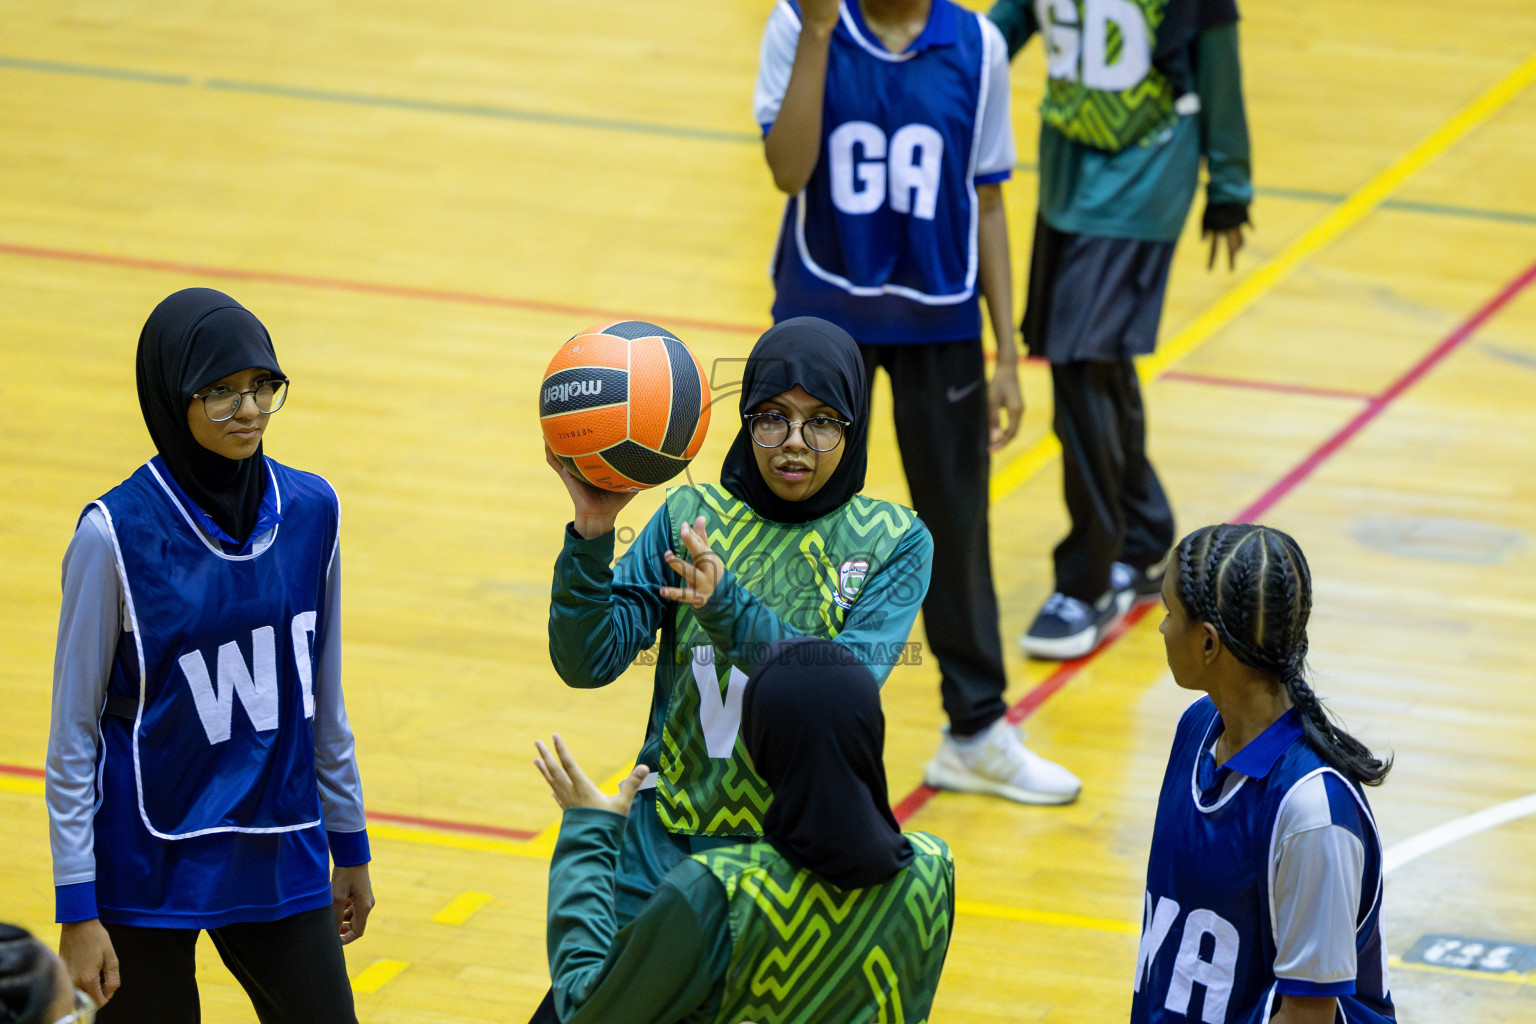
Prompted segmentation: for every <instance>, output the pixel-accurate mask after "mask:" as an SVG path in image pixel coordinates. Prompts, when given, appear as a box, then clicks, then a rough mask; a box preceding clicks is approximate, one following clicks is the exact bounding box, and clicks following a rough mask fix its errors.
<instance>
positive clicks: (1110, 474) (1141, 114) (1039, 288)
mask: <svg viewBox="0 0 1536 1024" xmlns="http://www.w3.org/2000/svg"><path fill="white" fill-rule="evenodd" d="M989 17H991V19H992V20H993V21H994V22H995V23H996V24H997V26H998V28H999V29H1001V30H1002V33H1003V38H1004V39H1005V40H1007V43H1008V53H1009V55H1010V56H1012V55H1013V54H1016V53H1017V52H1018V51H1019V49H1020V48H1021V47H1022V46H1023V45H1024V44H1025V43H1026V42H1027V41H1028V40H1029V38H1030V37H1031V36H1033V35H1034V34H1035V33H1036V32H1039V33H1040V34H1041V36H1042V37H1043V38H1044V43H1045V51H1046V64H1047V72H1046V73H1047V81H1046V87H1045V96H1044V99H1043V101H1042V103H1041V105H1040V161H1039V167H1040V173H1039V183H1040V199H1039V204H1038V207H1037V211H1038V212H1037V218H1036V222H1035V240H1034V248H1033V252H1032V254H1031V257H1030V269H1029V279H1028V287H1027V297H1028V301H1027V303H1026V305H1025V311H1024V320H1023V324H1022V328H1023V332H1024V341H1025V343H1026V344H1027V345H1028V346H1029V353H1030V355H1032V356H1043V357H1045V359H1047V360H1048V361H1049V362H1050V365H1051V388H1052V394H1053V396H1054V403H1053V404H1054V409H1055V412H1054V427H1055V430H1056V436H1057V438H1058V439H1059V440H1060V441H1061V452H1062V459H1061V469H1062V493H1063V496H1064V498H1065V499H1066V505H1067V513H1068V516H1069V518H1070V520H1071V527H1070V529H1069V530H1068V532H1067V536H1066V537H1064V538H1063V539H1062V541H1061V543H1060V544H1058V545H1057V546H1056V550H1055V552H1054V554H1053V559H1052V560H1053V562H1054V568H1055V578H1056V585H1055V590H1054V592H1053V593H1052V594H1051V596H1050V597H1049V598H1047V599H1046V601H1045V602H1044V604H1043V605H1042V606H1041V608H1040V611H1039V613H1038V614H1037V615H1036V616H1035V619H1034V621H1033V622H1032V623H1031V624H1030V626H1029V629H1028V630H1027V631H1026V632H1025V633H1024V635H1023V636H1022V637H1021V638H1020V644H1021V646H1022V647H1023V648H1024V650H1025V652H1026V653H1027V654H1029V655H1030V656H1032V657H1036V658H1047V659H1063V658H1079V657H1082V656H1084V655H1086V654H1088V653H1089V652H1090V651H1092V650H1093V649H1094V648H1095V647H1096V646H1098V645H1099V643H1101V642H1102V641H1103V640H1104V638H1105V637H1106V636H1108V635H1109V633H1110V632H1111V630H1112V629H1113V628H1114V625H1115V623H1116V622H1117V621H1118V620H1119V619H1120V618H1121V617H1122V616H1124V615H1125V614H1126V613H1127V612H1128V611H1129V610H1130V608H1131V606H1132V605H1133V604H1134V603H1135V602H1137V601H1146V600H1153V601H1155V600H1156V599H1157V594H1158V588H1159V587H1160V586H1161V583H1162V574H1163V566H1164V563H1165V560H1166V558H1167V555H1168V552H1169V550H1170V549H1171V548H1172V546H1173V540H1174V537H1175V536H1177V534H1175V532H1174V522H1173V511H1172V508H1171V505H1170V503H1169V501H1168V497H1167V494H1166V493H1165V491H1164V489H1163V484H1162V480H1161V478H1160V477H1159V476H1158V473H1157V469H1156V467H1155V466H1153V464H1152V462H1151V460H1150V458H1149V457H1148V455H1147V446H1146V431H1147V412H1146V408H1145V405H1144V403H1143V401H1142V395H1141V385H1140V383H1139V381H1138V378H1137V371H1136V365H1135V360H1136V359H1137V358H1138V357H1140V356H1145V355H1148V354H1150V353H1151V352H1152V351H1153V349H1154V348H1155V346H1156V343H1157V335H1158V326H1159V323H1160V322H1161V318H1162V312H1163V298H1164V295H1165V292H1166V290H1167V285H1168V277H1169V272H1170V268H1171V267H1172V264H1173V253H1174V247H1175V243H1177V242H1178V239H1179V236H1180V234H1181V233H1182V232H1183V230H1184V222H1185V220H1186V219H1187V217H1188V214H1189V211H1190V207H1191V205H1192V204H1193V202H1194V198H1195V192H1196V190H1197V187H1198V186H1199V184H1200V180H1201V166H1202V164H1203V165H1204V167H1205V179H1206V181H1205V183H1206V189H1205V192H1206V203H1205V210H1204V212H1203V213H1202V214H1201V220H1200V227H1201V231H1202V233H1203V234H1204V235H1205V237H1207V238H1208V239H1209V240H1210V255H1209V259H1208V260H1207V265H1208V266H1213V265H1214V264H1215V261H1216V256H1217V253H1218V249H1219V248H1220V247H1222V246H1225V247H1226V250H1227V266H1228V268H1229V269H1231V268H1232V267H1233V266H1234V264H1235V259H1236V255H1237V252H1238V250H1240V249H1241V248H1242V247H1243V244H1244V237H1243V228H1244V225H1246V224H1247V223H1248V222H1249V217H1248V205H1249V203H1250V202H1252V200H1253V181H1252V174H1251V167H1250V159H1249V141H1248V123H1247V116H1246V114H1245V112H1244V107H1243V91H1242V72H1241V66H1240V63H1239V57H1238V31H1237V22H1238V11H1237V3H1236V0H994V2H993V4H992V9H991V11H990V12H989Z"/></svg>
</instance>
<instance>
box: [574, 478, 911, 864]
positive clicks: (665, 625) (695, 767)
mask: <svg viewBox="0 0 1536 1024" xmlns="http://www.w3.org/2000/svg"><path fill="white" fill-rule="evenodd" d="M700 495H704V496H705V498H707V501H705V500H704V499H701V498H700V497H699V496H700ZM731 501H734V499H731V498H730V497H729V496H728V495H725V494H724V492H723V490H722V489H720V488H717V487H714V486H713V485H706V486H705V487H694V488H678V489H676V490H674V491H673V492H672V493H670V494H669V495H668V499H667V504H666V505H663V506H662V507H661V508H660V509H658V510H657V512H656V514H655V515H654V516H653V517H652V518H651V520H650V522H648V523H647V524H646V526H645V527H644V529H642V530H641V531H640V534H639V535H638V536H637V537H636V539H635V541H634V543H633V545H631V547H630V549H629V550H628V551H627V552H625V553H624V555H623V557H621V558H620V559H619V560H618V562H617V564H610V563H611V561H612V558H613V542H614V537H613V534H612V533H608V534H606V535H604V536H601V537H594V538H592V539H590V540H584V539H582V538H581V537H580V536H579V535H578V534H576V533H575V532H574V530H572V529H570V528H569V527H568V528H567V530H566V535H565V545H564V548H563V550H562V551H561V553H560V555H559V558H558V559H557V560H556V564H555V571H554V582H553V588H552V595H551V599H550V610H549V653H550V658H551V660H552V661H553V663H554V666H555V670H556V671H557V672H558V673H559V674H560V677H561V678H562V679H563V680H565V682H566V683H567V684H568V685H570V686H574V687H598V686H604V685H606V684H608V683H610V682H612V681H613V680H614V679H616V678H617V677H618V676H619V675H620V674H622V673H623V672H624V670H625V669H627V668H628V667H629V666H630V665H631V664H632V663H633V662H634V661H635V659H636V657H637V656H638V655H641V653H642V652H647V651H650V650H651V649H652V648H653V647H657V648H658V649H657V651H656V653H655V654H654V655H653V656H650V657H646V658H645V660H646V661H653V662H654V664H655V666H656V669H655V679H654V689H653V693H652V702H651V712H650V722H649V725H648V727H647V730H646V737H645V741H644V744H643V746H642V748H641V752H640V756H639V759H638V763H642V764H645V765H648V766H649V767H650V768H651V769H652V770H653V772H657V773H658V774H659V775H661V776H663V778H661V779H660V792H661V794H662V796H663V800H662V804H661V808H660V809H661V811H662V813H663V820H664V822H666V824H667V827H668V829H669V830H670V831H673V832H680V833H686V834H692V835H734V836H753V835H757V834H760V832H761V828H760V825H759V824H758V821H759V819H760V813H761V810H762V807H759V806H756V805H755V804H754V801H759V802H760V801H761V800H763V799H764V796H763V795H760V794H758V793H757V788H758V787H761V786H762V785H763V784H762V783H761V782H760V781H758V782H754V780H755V775H752V776H750V777H748V775H747V773H748V772H749V771H750V769H749V768H747V767H746V766H745V765H744V763H740V762H741V757H740V751H739V749H738V750H736V753H735V754H734V755H732V756H722V754H723V753H725V752H724V751H719V750H716V751H711V753H710V754H709V755H708V756H705V755H704V753H703V750H702V745H703V742H704V740H703V737H702V735H699V734H702V733H703V732H705V731H708V727H707V726H701V725H700V721H701V720H702V719H704V718H712V720H713V721H714V722H715V723H716V724H718V722H720V721H723V720H725V719H726V718H728V717H729V716H728V715H722V714H721V712H723V711H727V710H728V709H729V708H730V706H731V705H730V703H729V688H728V686H727V678H726V677H727V676H730V677H731V678H736V674H738V673H739V674H740V675H741V676H742V677H743V678H741V679H738V680H737V682H738V683H739V682H744V676H745V675H748V674H750V673H751V672H752V671H753V670H754V669H755V668H756V667H757V666H758V664H759V661H760V659H761V657H762V654H763V652H764V650H765V649H766V648H767V646H768V645H769V644H772V643H773V642H775V641H778V640H783V639H786V638H789V637H795V636H804V635H809V634H812V633H814V634H816V635H821V636H829V637H832V638H833V639H835V641H836V642H837V643H840V644H843V645H845V646H847V647H848V648H849V649H851V650H853V651H854V652H855V653H856V654H858V656H859V657H860V660H862V661H863V662H864V663H865V664H866V665H867V666H868V667H869V669H870V671H871V672H873V673H874V675H875V679H876V681H877V682H880V683H882V684H883V683H884V681H885V679H886V678H887V676H889V674H890V671H891V669H892V667H893V666H894V665H895V664H896V663H898V662H899V661H901V660H902V659H903V658H906V657H909V656H910V648H908V647H907V646H906V642H907V638H908V636H909V635H910V633H911V630H912V625H913V623H914V621H915V620H916V618H917V613H918V610H919V609H920V608H921V607H922V602H923V598H924V596H925V595H926V594H927V590H928V577H929V573H930V570H931V562H932V557H933V540H932V537H931V536H930V535H929V533H928V530H927V528H926V527H924V526H923V525H922V523H921V521H919V520H917V518H916V517H915V515H913V513H911V512H910V510H906V509H902V508H900V507H899V506H895V505H892V504H891V503H889V502H883V501H878V500H875V499H869V498H863V497H861V496H855V497H854V498H852V499H850V501H849V502H847V503H845V505H843V506H841V507H840V508H839V509H838V510H837V511H835V512H833V513H830V514H829V515H827V516H825V517H823V518H822V519H819V520H813V521H812V522H810V523H805V524H800V525H797V526H793V527H788V526H784V525H783V524H769V523H765V522H764V521H762V520H758V519H756V518H755V516H754V515H753V514H752V513H751V512H750V510H746V509H745V506H739V507H734V508H727V509H726V511H727V512H728V513H729V515H730V516H734V517H735V518H734V519H730V518H728V517H727V519H721V520H719V521H722V522H728V525H729V526H730V529H729V531H728V532H729V536H730V538H731V539H730V541H728V542H721V541H720V540H718V539H716V541H715V547H716V550H717V552H718V553H719V554H720V555H721V556H722V558H723V559H724V561H725V566H726V571H725V572H724V574H723V576H722V578H721V580H720V582H719V584H718V585H717V586H716V588H715V591H714V593H713V594H712V595H711V597H710V599H709V600H708V601H707V602H705V604H704V605H703V606H702V607H700V608H696V609H695V608H686V607H684V606H681V605H679V604H677V603H676V602H672V601H668V600H666V599H664V598H662V597H661V595H660V594H659V592H658V591H659V589H660V588H661V587H663V586H673V585H676V584H677V582H678V577H677V574H676V573H675V572H674V571H673V570H672V569H671V568H670V567H669V566H668V565H667V564H666V562H665V561H664V560H663V554H664V553H665V552H666V551H668V550H675V551H681V550H683V546H682V544H681V542H680V541H679V539H678V537H677V536H676V525H675V523H674V522H673V519H674V518H677V517H683V518H685V519H687V520H688V521H691V519H689V517H691V515H692V509H694V508H695V507H698V508H703V509H704V510H705V512H704V514H707V515H711V516H714V515H716V512H715V511H714V510H713V507H712V506H711V505H710V504H709V503H710V502H713V503H715V504H722V503H724V504H723V505H722V507H724V506H725V505H729V503H730V502H731ZM690 502H692V503H694V504H689V503H690ZM700 502H703V503H702V504H700ZM674 504H675V505H677V506H678V507H677V508H675V509H674V508H672V507H671V506H673V505H674ZM685 505H686V506H688V510H686V511H685V510H683V507H684V506H685ZM887 524H889V526H888V525H887ZM754 545H756V546H755V547H754ZM839 561H841V562H842V565H841V569H842V570H843V571H844V572H843V574H842V575H840V573H839V565H838V563H839ZM859 566H863V567H864V570H865V574H864V575H861V576H858V580H859V583H860V585H859V586H857V588H856V589H855V590H854V591H853V592H852V594H851V595H850V594H849V593H847V592H844V591H842V590H840V585H841V584H842V583H844V582H847V581H851V580H852V579H853V577H854V576H855V575H857V574H858V572H859ZM738 571H739V572H740V573H744V574H746V576H745V579H744V578H743V576H741V575H739V574H738ZM802 571H803V572H804V573H806V574H807V575H806V578H804V579H802V578H800V574H801V572H802ZM849 585H850V586H852V584H851V583H850V584H849ZM839 619H840V621H838V620H839ZM658 635H659V637H660V643H659V646H658V640H657V638H658ZM701 640H702V641H705V642H707V644H708V645H712V646H713V649H714V655H713V656H712V657H711V658H710V659H709V661H708V662H707V663H705V664H703V665H701V664H700V662H699V659H698V656H697V655H698V652H697V651H692V652H690V651H689V650H687V649H685V648H687V647H689V646H690V645H693V646H697V644H698V643H699V642H700V641H701ZM711 672H713V673H714V678H715V680H716V682H718V683H719V684H720V687H721V690H720V692H719V693H716V694H715V695H713V696H711V697H709V699H710V700H711V701H714V702H716V703H715V704H714V705H712V706H710V707H704V706H702V705H703V702H704V698H705V696H706V695H705V693H704V690H705V687H704V685H703V684H702V683H700V682H699V680H700V679H701V678H706V677H708V676H707V674H708V673H711ZM669 716H670V717H669ZM689 729H692V730H693V732H692V733H689V732H688V730H689ZM727 731H729V730H728V729H727ZM690 742H696V743H697V744H698V747H697V748H694V747H690V746H688V745H687V744H688V743H690ZM723 742H724V743H726V744H727V745H728V746H730V747H734V746H737V745H738V744H739V741H737V743H735V744H733V743H731V742H730V739H729V737H728V736H727V737H726V739H725V740H724V741H723ZM700 762H709V764H702V763H700ZM668 772H671V773H672V775H671V777H670V778H668V777H667V775H668ZM669 787H671V789H670V790H669ZM744 787H745V788H744ZM680 791H686V793H687V796H688V799H687V800H682V799H681V798H678V797H676V796H675V794H676V793H678V792H680ZM748 791H750V793H751V796H750V798H749V797H748V796H743V795H742V794H743V793H744V792H748ZM726 793H732V794H735V796H730V797H728V796H725V795H724V794H726ZM731 800H735V801H736V803H734V804H732V803H730V801H731ZM722 801H725V803H722ZM685 805H686V806H685ZM764 806H765V805H764Z"/></svg>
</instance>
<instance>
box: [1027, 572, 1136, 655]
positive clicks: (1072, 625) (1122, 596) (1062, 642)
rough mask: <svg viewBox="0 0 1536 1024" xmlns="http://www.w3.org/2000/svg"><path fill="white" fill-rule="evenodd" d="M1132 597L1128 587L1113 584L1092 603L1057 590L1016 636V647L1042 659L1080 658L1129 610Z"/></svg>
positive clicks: (1097, 643) (1095, 645) (1097, 644)
mask: <svg viewBox="0 0 1536 1024" xmlns="http://www.w3.org/2000/svg"><path fill="white" fill-rule="evenodd" d="M1134 600H1135V595H1134V594H1133V593H1132V592H1131V591H1130V590H1129V589H1126V590H1116V589H1114V588H1113V587H1112V588H1110V590H1109V592H1108V593H1107V594H1105V595H1104V596H1103V597H1102V598H1100V599H1099V601H1098V603H1097V604H1092V605H1091V604H1089V603H1088V602H1086V601H1079V600H1078V599H1077V598H1075V597H1068V596H1067V595H1066V594H1063V593H1061V592H1060V591H1058V592H1056V593H1054V594H1052V595H1051V596H1050V597H1049V598H1048V599H1047V600H1046V602H1045V604H1044V605H1042V606H1041V607H1040V613H1039V614H1038V615H1036V616H1035V621H1034V622H1032V623H1031V624H1030V626H1029V629H1028V630H1027V631H1026V632H1025V633H1024V635H1023V636H1021V637H1019V646H1020V647H1022V648H1024V653H1025V654H1027V655H1029V656H1030V657H1032V658H1041V659H1043V660H1046V661H1065V660H1067V659H1070V658H1081V657H1083V656H1084V655H1085V654H1087V653H1088V652H1090V651H1092V650H1093V649H1094V648H1095V647H1097V646H1099V641H1101V640H1103V639H1104V636H1105V634H1107V633H1108V632H1109V631H1110V630H1111V629H1113V628H1114V626H1115V623H1117V622H1119V621H1120V620H1121V619H1122V618H1124V617H1125V613H1126V612H1128V611H1130V610H1131V604H1132V602H1133V601H1134Z"/></svg>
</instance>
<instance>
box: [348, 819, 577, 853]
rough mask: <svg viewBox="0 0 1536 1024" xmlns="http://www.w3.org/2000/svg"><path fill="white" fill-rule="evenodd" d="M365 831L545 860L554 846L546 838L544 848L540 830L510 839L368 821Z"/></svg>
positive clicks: (390, 837) (440, 844)
mask: <svg viewBox="0 0 1536 1024" xmlns="http://www.w3.org/2000/svg"><path fill="white" fill-rule="evenodd" d="M548 831H549V830H548V829H546V830H545V832H548ZM368 834H369V835H370V836H374V837H379V838H383V839H395V840H398V841H400V842H404V843H422V844H424V845H427V846H443V847H447V848H448V849H451V850H468V851H470V852H471V853H499V854H502V855H503V856H507V857H532V858H534V859H535V860H548V859H549V855H550V853H551V851H553V850H554V842H553V840H551V841H549V842H548V844H547V848H546V844H545V843H544V842H543V839H544V834H545V833H544V832H541V833H539V835H537V836H535V837H534V838H533V839H529V840H527V841H524V842H519V841H517V840H513V839H491V838H488V837H486V836H471V835H464V834H462V833H458V832H434V831H432V830H431V829H426V828H412V827H410V826H408V825H381V824H377V823H372V822H370V823H369V825H368Z"/></svg>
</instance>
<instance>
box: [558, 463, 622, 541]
mask: <svg viewBox="0 0 1536 1024" xmlns="http://www.w3.org/2000/svg"><path fill="white" fill-rule="evenodd" d="M544 461H545V462H547V463H549V466H550V468H551V469H553V470H554V471H555V472H556V473H557V474H558V475H559V477H560V482H561V483H563V484H565V489H566V491H568V492H569V493H570V495H571V504H572V505H574V506H575V515H574V516H573V517H572V518H573V520H574V522H575V524H576V532H577V533H579V534H581V536H582V537H583V538H585V539H586V540H591V539H592V538H593V537H601V536H602V535H603V534H605V533H607V532H609V531H610V530H612V529H613V524H614V521H615V520H617V519H618V518H619V512H620V510H622V509H623V508H624V506H625V505H628V504H629V503H630V502H631V501H634V500H635V493H636V492H634V491H605V490H603V489H602V488H601V487H593V486H592V485H591V484H589V483H587V482H586V481H585V480H581V479H578V478H577V477H576V476H574V475H573V474H572V473H571V471H570V470H568V469H566V468H565V466H563V465H561V463H560V460H559V459H558V458H556V456H555V453H554V452H553V451H552V450H551V449H550V447H549V445H548V444H546V445H544Z"/></svg>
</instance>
